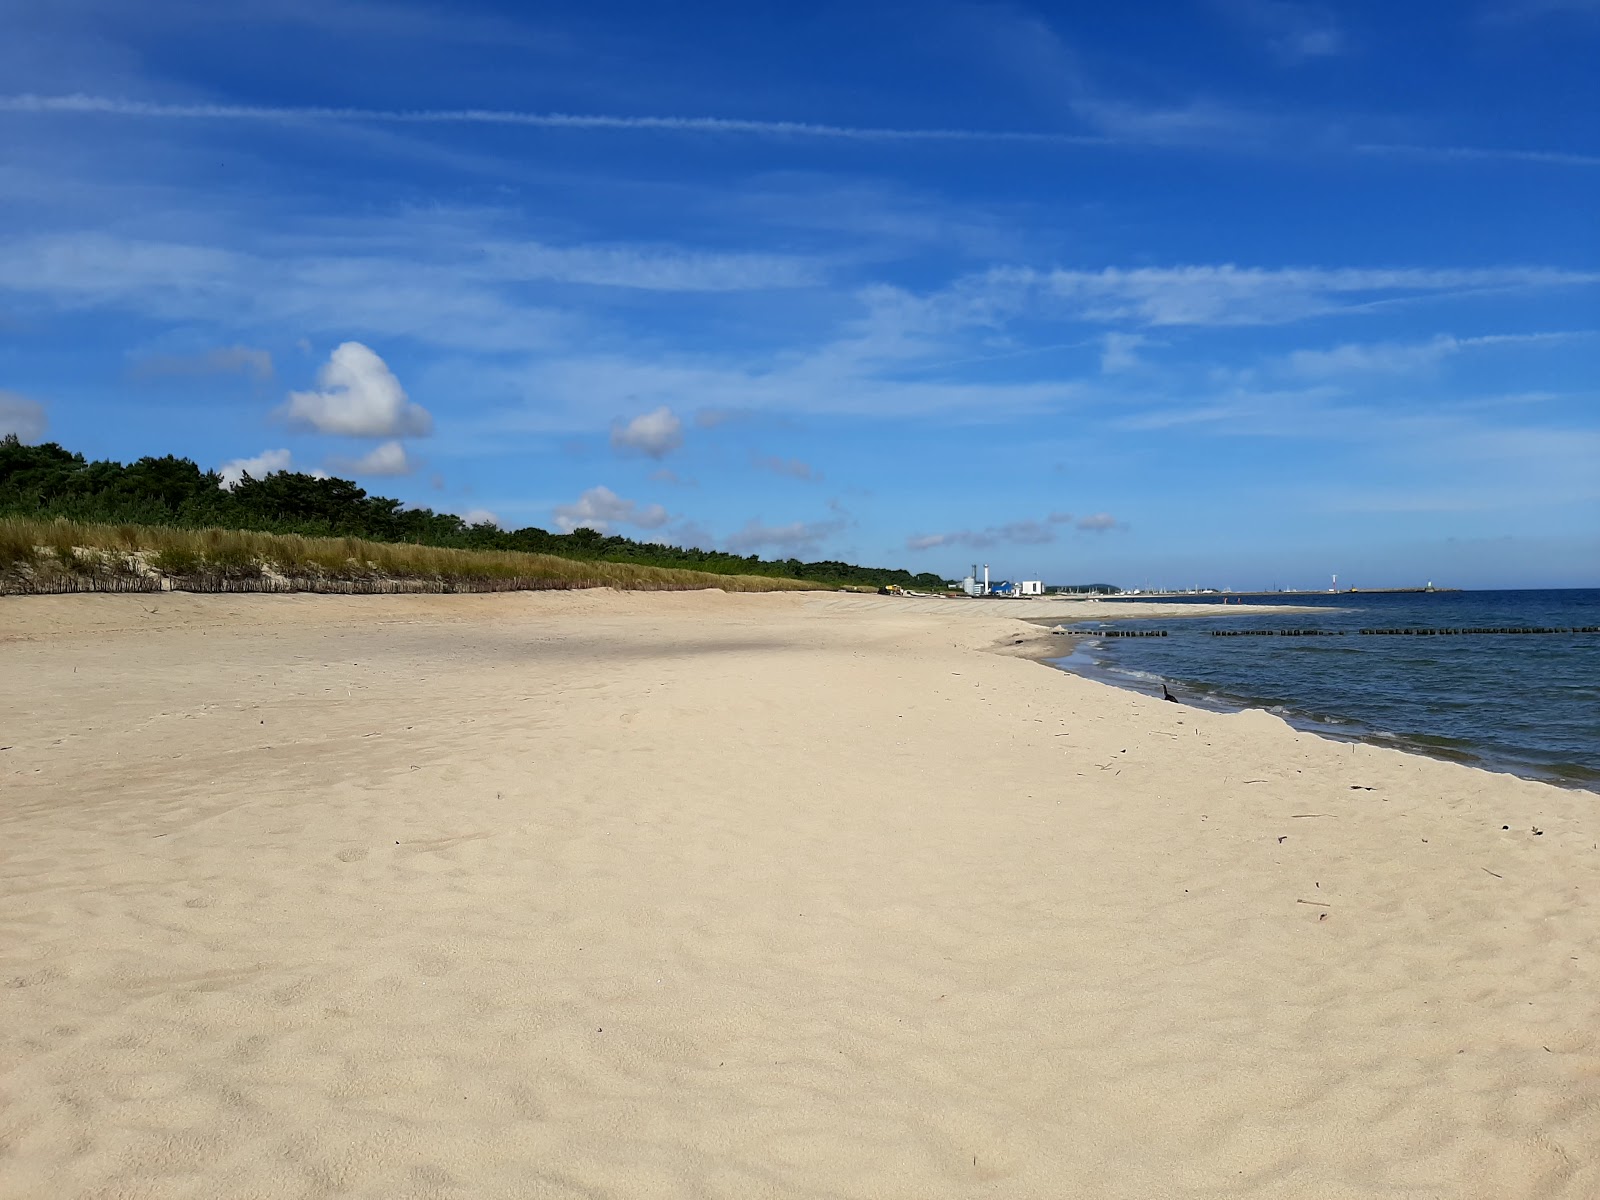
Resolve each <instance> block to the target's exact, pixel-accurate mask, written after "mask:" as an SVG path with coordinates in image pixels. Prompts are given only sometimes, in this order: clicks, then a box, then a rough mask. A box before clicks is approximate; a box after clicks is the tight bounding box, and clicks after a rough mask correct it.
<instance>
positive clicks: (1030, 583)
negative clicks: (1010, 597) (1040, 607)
mask: <svg viewBox="0 0 1600 1200" xmlns="http://www.w3.org/2000/svg"><path fill="white" fill-rule="evenodd" d="M1017 595H1019V596H1042V595H1044V580H1042V579H1023V580H1020V581H1018V583H1017Z"/></svg>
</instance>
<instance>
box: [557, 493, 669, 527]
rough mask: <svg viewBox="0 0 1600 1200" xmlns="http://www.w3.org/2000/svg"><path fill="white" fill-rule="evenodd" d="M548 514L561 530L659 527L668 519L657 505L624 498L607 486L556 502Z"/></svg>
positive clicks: (666, 513)
mask: <svg viewBox="0 0 1600 1200" xmlns="http://www.w3.org/2000/svg"><path fill="white" fill-rule="evenodd" d="M552 515H553V516H554V518H555V524H556V528H557V529H559V530H560V531H561V532H562V533H571V532H572V531H573V530H574V529H585V528H587V529H593V530H597V531H598V532H600V533H609V532H610V531H611V529H612V528H613V527H614V526H616V525H635V526H638V527H639V528H640V529H660V528H661V526H663V525H665V524H666V523H667V522H668V521H669V520H671V519H672V518H671V516H670V515H669V514H668V512H667V510H666V509H664V508H662V507H661V505H659V504H648V505H641V504H640V503H639V502H638V501H636V500H624V499H623V498H622V497H621V496H619V495H617V494H616V493H615V492H613V491H612V490H611V489H610V488H608V487H592V488H590V489H589V490H588V491H586V492H584V493H583V495H581V496H579V497H578V498H577V499H576V500H574V501H573V502H572V503H571V504H559V505H557V506H556V507H555V509H554V510H553V513H552Z"/></svg>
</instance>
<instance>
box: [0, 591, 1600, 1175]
mask: <svg viewBox="0 0 1600 1200" xmlns="http://www.w3.org/2000/svg"><path fill="white" fill-rule="evenodd" d="M150 610H154V611H150ZM1041 611H1045V612H1054V611H1060V606H1053V605H1052V606H1039V605H1027V606H1024V605H1022V604H1020V603H1019V604H1017V605H1016V606H1014V607H1013V608H1004V607H1003V606H999V605H994V604H977V603H970V602H960V601H951V602H938V601H926V602H917V601H899V600H893V599H886V598H877V597H870V598H855V597H844V596H837V595H823V596H758V597H733V596H723V595H720V594H696V595H659V596H648V595H617V594H613V593H583V594H571V595H507V596H472V597H403V598H371V597H363V598H334V597H310V596H294V597H241V598H237V599H229V598H224V597H189V596H162V597H156V598H150V597H136V596H117V597H95V596H88V597H61V598H34V599H15V598H14V599H7V600H4V601H0V746H4V747H6V749H4V750H0V983H3V984H4V985H5V986H3V987H0V1196H3V1197H6V1198H7V1200H21V1198H24V1197H27V1198H35V1197H37V1198H47V1200H63V1198H74V1197H91V1196H93V1197H123V1198H133V1197H202V1196H203V1197H228V1198H233V1197H274V1198H275V1197H320V1196H361V1197H375V1198H376V1197H382V1198H398V1197H513V1196H514V1197H524V1196H539V1197H545V1196H549V1197H569V1196H570V1197H580V1196H581V1197H596V1196H617V1197H656V1196H670V1197H677V1196H717V1197H763V1196H783V1197H967V1196H997V1197H1001V1196H1003V1197H1013V1196H1035V1197H1052V1198H1055V1197H1127V1198H1129V1200H1135V1198H1137V1200H1149V1198H1155V1197H1206V1198H1208V1200H1214V1198H1218V1197H1235V1196H1238V1197H1246V1196H1249V1197H1272V1198H1281V1197H1305V1198H1308V1200H1312V1198H1314V1200H1337V1198H1340V1197H1406V1198H1407V1200H1419V1198H1435V1197H1451V1198H1454V1197H1483V1198H1485V1200H1489V1198H1494V1200H1501V1198H1506V1197H1528V1196H1539V1197H1556V1196H1560V1197H1572V1198H1592V1197H1596V1196H1600V1107H1597V1101H1600V971H1597V964H1600V947H1597V945H1596V929H1597V922H1596V917H1597V913H1596V910H1595V896H1596V887H1595V885H1596V882H1597V878H1600V850H1597V843H1600V829H1597V825H1600V821H1597V818H1596V816H1595V807H1596V797H1595V796H1594V795H1593V794H1590V793H1584V792H1566V791H1562V790H1559V789H1555V788H1551V787H1546V786H1543V785H1539V784H1534V783H1529V782H1524V781H1519V780H1516V779H1512V778H1509V777H1504V776H1497V775H1491V774H1487V773H1483V772H1478V771H1473V770H1469V769H1467V768H1463V767H1458V766H1454V765H1450V764H1446V763H1440V762H1434V761H1430V760H1426V759H1421V758H1415V757H1410V756H1406V755H1402V754H1399V753H1396V752H1392V751H1386V750H1379V749H1373V748H1370V747H1352V746H1350V745H1341V744H1335V743H1331V742H1325V741H1322V740H1319V739H1317V738H1315V737H1312V736H1309V735H1304V734H1299V733H1295V732H1293V731H1291V730H1290V729H1288V728H1287V727H1286V726H1285V725H1283V724H1282V723H1281V722H1279V721H1277V720H1276V719H1274V718H1272V717H1270V716H1267V715H1264V714H1259V713H1247V714H1242V715H1236V716H1221V715H1214V714H1208V713H1204V712H1200V711H1197V710H1194V709H1189V708H1185V707H1180V706H1178V705H1172V704H1163V703H1160V702H1157V701H1151V700H1147V699H1145V698H1142V697H1139V696H1136V695H1132V694H1130V693H1125V692H1120V691H1116V690H1113V689H1110V688H1107V687H1104V686H1101V685H1097V684H1094V683H1091V682H1088V681H1085V680H1081V679H1076V678H1073V677H1070V676H1067V675H1064V674H1062V673H1060V672H1055V671H1051V670H1049V669H1048V668H1045V667H1043V666H1040V665H1039V664H1037V663H1034V662H1029V661H1024V660H1022V659H1019V658H1008V657H1004V656H1000V655H996V654H994V653H990V652H989V650H988V648H989V647H991V646H993V645H995V644H996V643H1001V644H1004V645H1005V647H1006V648H1007V650H1011V651H1014V652H1017V653H1021V652H1024V651H1028V650H1030V649H1031V648H1032V647H1031V646H1030V645H1023V646H1020V647H1013V646H1011V643H1012V642H1013V641H1014V640H1015V639H1016V638H1018V637H1022V638H1026V639H1036V638H1041V637H1046V636H1047V635H1045V633H1044V631H1043V630H1042V629H1039V628H1037V627H1033V626H1027V625H1024V624H1022V623H1020V622H1016V621H1014V620H1011V619H1010V617H1011V616H1013V615H1015V614H1018V613H1023V612H1041ZM1078 611H1080V612H1081V611H1082V610H1078ZM1117 611H1118V612H1121V611H1122V610H1120V609H1119V610H1117ZM1357 786H1360V787H1362V788H1370V789H1371V790H1352V789H1353V788H1355V787H1357ZM1502 826H1510V828H1509V830H1503V829H1502V828H1501V827H1502ZM1535 827H1537V828H1538V829H1540V830H1543V834H1542V835H1538V836H1536V835H1535V834H1534V833H1533V832H1532V830H1533V829H1534V828H1535Z"/></svg>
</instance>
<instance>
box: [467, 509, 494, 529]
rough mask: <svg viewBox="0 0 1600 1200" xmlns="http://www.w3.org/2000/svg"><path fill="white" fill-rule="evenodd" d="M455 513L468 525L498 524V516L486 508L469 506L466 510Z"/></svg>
mask: <svg viewBox="0 0 1600 1200" xmlns="http://www.w3.org/2000/svg"><path fill="white" fill-rule="evenodd" d="M457 515H459V516H460V518H461V519H462V520H463V521H465V522H466V523H467V524H468V525H500V518H499V516H498V515H496V514H495V513H492V512H490V511H489V510H488V509H487V508H469V509H467V511H466V512H464V513H459V514H457ZM502 528H503V526H502Z"/></svg>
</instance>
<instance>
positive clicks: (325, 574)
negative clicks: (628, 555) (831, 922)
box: [0, 517, 824, 595]
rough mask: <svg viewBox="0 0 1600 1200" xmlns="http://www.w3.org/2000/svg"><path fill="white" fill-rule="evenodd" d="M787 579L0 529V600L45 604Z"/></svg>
mask: <svg viewBox="0 0 1600 1200" xmlns="http://www.w3.org/2000/svg"><path fill="white" fill-rule="evenodd" d="M823 586H824V585H822V584H817V583H810V582H807V581H805V580H799V579H782V578H772V577H768V576H763V575H724V574H720V573H713V572H708V571H688V570H679V569H676V568H669V567H647V566H640V565H636V564H633V563H615V562H580V561H577V560H574V559H567V558H557V557H555V556H554V555H549V554H523V553H518V552H516V551H505V550H453V549H446V548H443V547H438V546H418V545H412V544H408V543H406V544H402V543H390V542H368V541H364V540H362V539H360V538H315V537H301V536H299V535H297V534H275V533H252V532H246V531H241V530H229V529H173V528H167V527H162V526H147V525H96V524H88V523H83V522H78V521H70V520H66V519H64V518H56V519H54V520H47V521H45V520H35V519H31V518H27V517H5V518H0V595H4V594H13V595H15V594H40V593H53V592H92V591H105V592H124V591H168V590H171V591H189V592H340V593H357V592H360V593H365V592H373V593H378V592H414V591H415V592H422V591H426V592H478V591H483V592H488V591H495V592H498V591H538V590H556V589H563V588H587V587H614V588H623V589H627V590H630V591H685V590H692V589H698V588H721V589H723V590H724V591H730V592H771V591H806V590H814V589H818V588H821V587H823Z"/></svg>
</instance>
